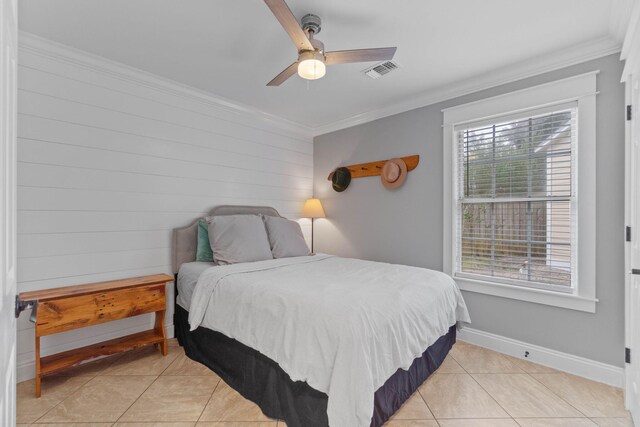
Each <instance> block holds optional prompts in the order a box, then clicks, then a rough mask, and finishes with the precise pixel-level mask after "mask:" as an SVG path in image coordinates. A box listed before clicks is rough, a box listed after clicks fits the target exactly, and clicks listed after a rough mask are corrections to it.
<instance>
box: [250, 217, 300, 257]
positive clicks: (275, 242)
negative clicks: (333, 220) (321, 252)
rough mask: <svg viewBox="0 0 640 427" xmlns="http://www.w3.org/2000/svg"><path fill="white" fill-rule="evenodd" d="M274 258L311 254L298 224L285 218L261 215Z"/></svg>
mask: <svg viewBox="0 0 640 427" xmlns="http://www.w3.org/2000/svg"><path fill="white" fill-rule="evenodd" d="M262 218H263V219H264V223H265V225H266V226H267V234H268V235H269V243H270V244H271V253H272V254H273V257H274V258H286V257H293V256H307V255H311V251H310V250H309V247H308V246H307V242H305V240H304V235H303V234H302V229H301V228H300V224H298V223H297V222H296V221H290V220H288V219H285V218H278V217H274V216H263V217H262Z"/></svg>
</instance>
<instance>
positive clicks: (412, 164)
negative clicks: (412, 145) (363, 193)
mask: <svg viewBox="0 0 640 427" xmlns="http://www.w3.org/2000/svg"><path fill="white" fill-rule="evenodd" d="M401 159H402V160H404V162H405V163H406V164H407V172H411V171H412V170H414V169H415V168H416V167H417V166H418V163H419V162H420V156H419V155H418V154H416V155H414V156H407V157H401ZM385 162H386V160H380V161H377V162H369V163H359V164H357V165H350V166H341V167H346V168H347V169H349V172H351V178H352V179H353V178H364V177H367V176H380V173H381V171H382V166H384V164H385ZM332 176H333V172H331V173H330V174H329V176H328V177H327V180H329V181H331V177H332Z"/></svg>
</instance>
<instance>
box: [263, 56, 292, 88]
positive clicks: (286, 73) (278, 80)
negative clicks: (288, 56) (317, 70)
mask: <svg viewBox="0 0 640 427" xmlns="http://www.w3.org/2000/svg"><path fill="white" fill-rule="evenodd" d="M297 71H298V63H297V62H294V63H293V64H291V65H289V66H288V67H287V68H285V69H284V70H283V71H282V72H281V73H280V74H278V75H277V76H275V77H274V79H273V80H271V81H270V82H269V83H267V86H280V85H281V84H282V83H284V82H285V80H287V79H288V78H289V77H291V76H293V75H294V74H295V73H296V72H297Z"/></svg>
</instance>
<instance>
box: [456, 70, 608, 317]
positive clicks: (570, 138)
mask: <svg viewBox="0 0 640 427" xmlns="http://www.w3.org/2000/svg"><path fill="white" fill-rule="evenodd" d="M567 94H571V95H572V96H566V95H567ZM595 94H596V92H595V73H590V74H587V75H581V76H577V77H574V78H571V79H565V80H561V81H558V82H553V83H550V84H547V85H542V86H537V87H534V88H531V89H526V90H524V91H519V92H514V93H511V94H507V95H502V96H499V97H495V98H490V99H488V100H484V101H479V102H475V103H472V104H466V105H463V106H459V107H454V108H452V109H447V110H444V113H445V126H444V127H445V165H446V168H448V173H447V174H448V175H449V176H448V179H446V180H445V198H448V199H449V201H446V200H445V212H444V214H445V241H444V249H445V251H444V265H445V269H446V270H447V271H446V272H447V273H449V274H451V275H452V276H453V277H454V278H455V279H456V281H457V282H458V284H459V286H460V288H461V289H463V290H468V291H474V292H481V293H487V294H493V295H498V296H505V297H510V298H515V299H521V300H526V301H532V302H538V303H543V304H550V305H556V306H561V307H565V308H573V309H577V310H583V311H592V312H593V311H595V302H596V299H595V215H594V211H595V196H594V193H595Z"/></svg>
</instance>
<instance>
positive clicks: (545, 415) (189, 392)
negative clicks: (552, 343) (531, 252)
mask: <svg viewBox="0 0 640 427" xmlns="http://www.w3.org/2000/svg"><path fill="white" fill-rule="evenodd" d="M34 389H35V385H34V381H33V380H31V381H26V382H23V383H20V384H18V390H17V393H18V394H17V396H18V414H17V417H18V425H25V426H26V425H31V424H33V425H34V426H39V427H42V426H62V425H64V426H84V427H91V426H126V427H133V426H147V427H148V426H152V425H156V426H160V427H163V426H164V427H170V426H174V427H183V426H184V427H187V426H196V425H197V426H210V427H285V424H284V423H283V422H281V421H277V420H272V419H269V418H267V417H266V416H264V415H263V414H262V412H260V410H259V409H258V407H257V406H256V405H254V404H253V403H251V402H249V401H247V400H245V399H243V398H242V397H241V396H240V395H239V394H238V393H236V392H235V391H234V390H233V389H231V388H230V387H229V386H227V385H226V384H225V383H224V382H223V381H220V379H219V378H218V377H217V376H216V375H215V374H214V373H213V372H211V371H210V370H209V369H208V368H206V367H204V366H202V365H200V364H199V363H196V362H193V361H192V360H190V359H189V358H187V357H186V356H185V354H184V352H183V350H182V348H181V347H179V346H178V345H177V342H176V341H175V340H171V341H170V346H169V354H168V355H167V356H166V357H162V356H161V355H160V354H159V353H158V352H157V351H156V350H155V349H154V348H153V347H150V348H145V349H141V350H136V351H132V352H129V353H125V354H123V355H119V356H113V357H110V358H107V359H102V360H99V361H97V362H93V363H89V364H86V365H82V366H79V367H76V368H74V369H72V370H69V371H67V372H64V373H61V374H60V375H59V376H52V377H48V378H45V380H44V381H43V392H42V397H41V398H40V399H36V398H35V397H34ZM385 426H386V427H518V426H521V427H542V426H570V427H574V426H575V427H582V426H585V427H586V426H592V427H593V426H601V427H614V426H616V427H624V426H632V422H631V420H630V418H629V414H628V412H627V411H625V409H624V406H623V401H622V390H621V389H618V388H614V387H610V386H607V385H604V384H600V383H596V382H593V381H589V380H585V379H583V378H579V377H576V376H573V375H569V374H565V373H562V372H559V371H555V370H553V369H550V368H546V367H544V366H540V365H536V364H534V363H531V362H527V361H524V360H519V359H515V358H512V357H509V356H505V355H502V354H499V353H496V352H493V351H490V350H487V349H484V348H481V347H476V346H474V345H471V344H468V343H464V342H460V341H459V342H458V343H457V344H456V345H455V346H454V348H453V349H452V350H451V353H450V355H449V356H448V357H447V359H446V360H445V362H444V363H443V365H442V366H441V367H440V369H439V370H438V371H437V372H436V373H434V374H433V375H432V376H431V377H430V378H429V379H428V380H427V381H425V383H424V384H423V385H422V386H421V387H420V388H419V390H418V391H417V392H416V393H415V394H414V395H413V396H412V397H411V398H410V399H409V400H408V401H407V402H406V403H405V404H404V406H403V407H402V408H401V409H400V410H399V411H398V412H397V413H396V414H395V416H394V417H393V418H392V420H390V421H389V422H387V423H386V424H385Z"/></svg>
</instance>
